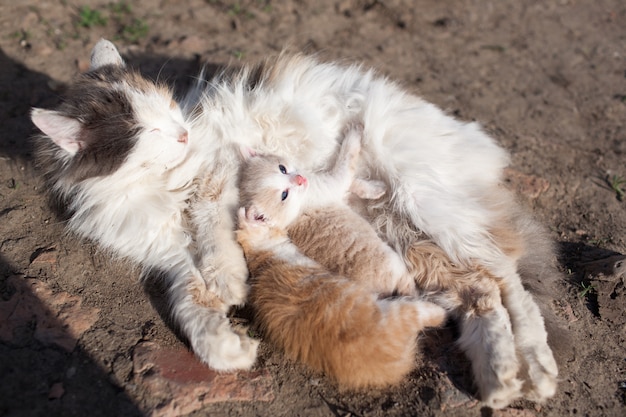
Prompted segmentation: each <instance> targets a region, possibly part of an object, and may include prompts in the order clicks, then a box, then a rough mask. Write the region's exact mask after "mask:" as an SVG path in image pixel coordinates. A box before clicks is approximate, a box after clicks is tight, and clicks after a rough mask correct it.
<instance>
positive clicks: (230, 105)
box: [32, 40, 557, 407]
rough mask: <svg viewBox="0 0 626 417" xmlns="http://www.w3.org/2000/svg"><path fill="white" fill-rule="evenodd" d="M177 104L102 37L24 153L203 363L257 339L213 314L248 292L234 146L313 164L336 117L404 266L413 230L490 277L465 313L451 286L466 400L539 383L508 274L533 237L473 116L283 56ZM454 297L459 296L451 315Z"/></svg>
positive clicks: (534, 352) (41, 114) (231, 362)
mask: <svg viewBox="0 0 626 417" xmlns="http://www.w3.org/2000/svg"><path fill="white" fill-rule="evenodd" d="M181 103H182V104H181V105H180V106H179V105H178V104H177V102H176V101H175V100H174V99H173V97H172V94H171V92H170V90H169V89H168V88H166V87H165V86H162V85H155V84H154V83H152V82H149V81H147V80H146V79H144V78H143V77H141V76H140V75H139V74H137V73H136V72H134V71H132V70H130V69H127V68H126V66H125V64H124V62H123V60H122V58H121V56H120V55H119V53H118V51H117V50H116V48H115V46H114V45H113V44H111V43H110V42H108V41H106V40H101V41H100V42H98V44H97V45H96V46H95V47H94V49H93V51H92V56H91V69H90V71H89V72H88V73H86V74H82V75H80V76H79V77H78V79H77V80H76V82H75V84H74V85H73V86H72V87H71V88H70V89H69V91H68V93H67V97H66V98H65V100H64V101H63V103H62V104H61V105H60V106H59V108H58V109H56V110H42V109H33V112H32V120H33V122H34V124H35V125H36V126H37V127H38V128H39V129H40V130H41V131H42V132H43V133H44V134H43V135H42V136H40V137H39V138H38V139H37V142H38V164H39V166H40V167H41V169H42V171H43V173H44V178H45V179H46V181H47V184H48V189H49V190H50V192H51V195H52V196H53V197H54V198H55V199H56V200H57V201H58V202H59V203H61V204H63V205H65V206H66V207H67V209H68V214H69V221H68V226H69V228H70V229H71V230H73V231H74V232H76V233H78V234H79V235H81V236H83V237H86V238H89V239H92V240H94V241H96V242H98V243H99V244H100V245H102V246H103V247H105V248H107V249H108V250H110V251H112V252H114V253H116V254H117V255H120V256H123V257H126V258H129V259H131V260H133V261H135V262H137V263H139V264H141V265H142V266H143V267H144V269H145V271H146V272H154V271H158V272H161V273H162V274H163V275H164V276H165V277H166V283H167V286H168V298H169V302H170V306H171V314H172V317H173V319H174V321H175V322H176V324H177V325H178V326H179V327H180V330H181V332H182V333H183V334H184V336H185V337H187V338H188V340H189V342H190V344H191V347H192V349H193V350H194V352H195V353H196V354H197V355H198V356H199V357H200V359H201V360H202V361H204V362H206V363H207V364H208V365H209V366H211V367H213V368H215V369H219V370H233V369H246V368H250V367H251V366H252V365H253V363H254V361H255V358H256V350H257V346H258V342H257V341H255V340H253V339H250V338H249V337H248V336H246V335H245V334H240V333H238V332H236V331H234V330H233V329H232V327H231V325H230V323H229V320H228V317H227V315H226V314H227V311H228V309H229V307H231V306H233V305H239V304H243V303H244V302H245V300H246V294H247V285H246V279H247V269H246V265H245V262H244V259H243V256H242V252H241V249H240V247H239V246H238V245H237V244H236V242H235V239H234V233H233V230H234V216H235V212H236V208H237V206H238V201H237V198H238V197H237V189H236V180H237V174H238V171H239V164H240V157H239V155H238V152H239V151H238V149H239V148H240V147H241V146H242V145H243V146H247V147H250V148H254V149H257V150H259V151H261V152H264V153H273V154H278V155H289V157H290V159H292V160H294V162H295V163H296V164H297V165H298V166H300V167H302V168H303V169H305V170H307V171H316V170H326V169H327V168H328V167H329V166H330V165H331V163H332V161H333V159H334V157H335V153H336V152H337V150H338V149H339V145H340V144H339V141H340V140H341V138H342V136H341V132H342V130H343V128H344V127H345V125H346V124H347V123H348V121H351V120H360V121H361V122H362V123H363V125H364V136H365V137H364V140H363V150H362V163H361V165H362V166H361V167H360V169H359V170H360V172H359V176H361V177H371V178H374V179H378V180H382V181H384V182H386V183H387V185H388V187H389V189H390V190H391V192H389V193H388V196H389V197H388V198H387V199H386V200H385V201H382V202H380V203H379V204H376V205H372V206H370V207H367V208H366V210H365V214H366V215H367V216H368V217H369V218H370V219H371V221H372V224H374V225H375V226H376V227H377V228H378V230H379V232H380V233H381V235H382V236H383V237H385V238H386V239H387V240H388V241H389V242H390V244H391V245H392V246H393V247H394V248H395V249H396V250H397V251H398V252H399V253H400V254H401V255H403V257H404V258H405V260H406V261H407V263H408V264H409V266H410V267H411V266H413V267H416V265H417V264H419V263H420V262H422V261H428V259H426V257H427V254H426V253H425V254H423V255H422V253H421V252H420V245H419V240H420V239H423V237H422V234H424V235H427V236H428V237H429V238H430V239H432V240H433V241H434V242H436V243H437V244H438V246H439V247H441V248H442V249H443V251H444V252H445V254H447V257H448V258H449V261H450V262H451V263H450V265H453V266H454V267H458V266H462V267H463V268H467V269H470V270H476V271H478V272H479V273H481V271H484V274H483V275H484V277H486V279H488V280H489V281H490V282H492V283H494V284H493V285H492V287H494V288H495V291H496V293H495V295H494V294H492V295H494V296H493V297H492V298H493V299H496V300H497V305H496V306H492V307H489V308H485V309H483V310H481V308H477V307H476V306H480V305H481V301H482V300H483V298H482V297H483V296H484V294H481V293H480V292H477V293H475V292H473V291H466V292H465V293H464V294H465V297H470V300H469V303H468V302H467V300H466V302H465V303H461V304H458V303H457V304H455V303H454V302H450V303H449V304H450V308H456V309H457V311H456V312H455V313H456V315H457V316H458V317H459V318H460V320H461V337H460V345H461V346H462V348H463V349H464V350H465V352H466V353H467V355H468V356H469V357H470V359H471V360H472V366H473V371H474V375H475V379H476V382H477V385H478V388H479V390H480V395H481V399H482V400H483V401H484V402H485V403H486V404H487V405H489V406H492V407H503V406H506V405H507V404H509V403H510V402H511V401H512V400H514V399H516V398H518V397H520V396H526V397H527V398H531V399H534V400H544V399H545V398H548V397H550V396H552V395H553V394H554V392H555V390H556V376H557V368H556V364H555V361H554V358H553V355H552V352H551V350H550V348H549V347H548V345H547V335H546V331H545V329H544V323H543V319H542V316H541V314H540V312H539V309H538V307H537V305H536V304H535V302H534V301H533V299H532V297H531V296H530V294H528V293H527V292H526V291H525V290H524V288H523V287H522V284H521V279H520V275H519V271H523V270H524V266H525V265H526V264H531V263H533V262H535V263H536V262H537V261H536V259H532V256H531V255H533V254H530V253H529V252H528V250H530V249H533V250H537V248H549V244H548V243H547V241H546V240H545V239H544V238H542V237H541V236H539V235H537V233H536V232H537V227H536V226H535V225H534V223H533V222H531V221H529V220H527V219H526V218H525V217H524V216H521V215H520V214H519V212H518V210H517V209H516V208H515V206H514V204H513V203H512V199H511V197H510V196H509V195H508V193H507V192H506V191H505V190H504V189H502V188H501V186H500V181H501V172H502V169H503V168H504V167H505V166H506V165H507V163H508V157H507V155H506V153H505V152H504V151H503V150H502V149H501V148H500V147H498V146H497V145H496V144H495V143H494V141H493V140H492V139H491V138H490V137H488V136H487V135H485V134H484V133H483V132H482V131H481V130H480V127H479V126H478V125H477V124H475V123H470V124H466V123H462V122H459V121H457V120H455V119H453V118H451V117H449V116H447V115H446V114H444V113H443V112H442V111H441V110H440V109H438V108H437V107H435V106H433V105H432V104H429V103H426V102H424V101H423V100H421V99H420V98H418V97H415V96H412V95H410V94H408V93H406V92H404V91H402V90H401V89H400V88H398V87H397V86H396V85H394V84H393V83H391V82H389V81H388V80H386V79H383V78H380V77H377V76H376V75H375V74H374V73H373V72H372V71H362V70H361V69H360V68H358V67H355V66H351V67H341V66H338V65H335V64H326V63H318V62H316V61H314V60H313V59H311V58H308V57H304V56H300V55H296V56H281V57H279V58H278V59H277V60H276V61H274V62H271V63H270V62H269V61H268V63H266V64H264V65H260V66H258V67H254V68H245V69H243V70H241V71H239V72H235V73H234V75H223V76H219V77H217V78H215V79H213V80H211V81H208V82H205V81H201V82H199V83H198V85H197V86H195V87H194V88H192V89H191V91H190V92H189V93H188V94H187V96H186V97H185V98H184V99H183V100H182V101H181ZM533 239H534V241H533ZM546 255H547V256H549V255H550V250H547V251H544V255H543V256H546ZM452 276H453V275H451V277H452ZM468 294H469V295H468ZM472 297H474V298H472ZM500 300H501V301H500ZM448 301H449V300H447V299H446V297H443V299H442V302H443V303H444V304H446V303H448ZM463 305H465V306H467V305H471V306H473V307H472V308H471V311H470V309H467V310H465V311H464V310H463V309H462V308H461V310H458V308H459V306H463ZM520 362H521V363H520ZM522 379H523V380H524V381H523V382H522Z"/></svg>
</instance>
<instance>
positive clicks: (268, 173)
mask: <svg viewBox="0 0 626 417" xmlns="http://www.w3.org/2000/svg"><path fill="white" fill-rule="evenodd" d="M361 130H362V127H360V126H352V125H351V126H350V128H348V129H347V132H346V135H345V139H344V140H343V143H342V145H341V149H340V151H339V154H338V157H337V160H336V162H335V165H334V167H332V169H331V171H330V172H323V173H317V174H311V175H309V174H308V173H304V172H302V171H299V170H298V169H297V167H295V165H294V164H293V163H292V162H290V161H289V159H288V158H281V157H277V156H274V155H255V156H252V157H251V158H249V159H248V160H247V161H246V163H245V164H244V166H243V168H242V173H241V180H240V196H241V201H240V204H241V205H242V206H244V207H247V208H250V207H252V208H253V210H254V211H255V213H257V215H260V216H262V220H263V221H265V222H267V223H269V224H271V226H272V227H274V228H277V229H280V230H286V231H287V233H288V235H289V238H290V239H291V241H292V242H293V243H294V244H295V246H296V247H298V249H299V250H300V251H301V252H303V254H304V255H305V256H307V257H309V258H311V259H313V260H314V261H315V262H317V263H319V264H321V265H322V266H324V267H325V268H327V269H328V270H330V271H331V272H332V273H335V274H340V275H343V276H346V277H348V278H351V279H353V280H356V281H358V282H360V283H361V285H362V286H363V287H365V288H369V289H370V290H372V291H374V292H376V293H378V294H387V295H389V294H392V293H396V292H397V293H400V294H403V295H416V293H417V291H416V287H415V281H414V279H413V277H412V276H411V275H410V274H409V272H408V270H407V267H406V265H405V264H404V261H403V259H402V258H401V257H400V256H399V255H398V254H397V253H396V252H395V251H394V250H393V249H392V248H391V247H390V246H389V245H388V244H386V243H385V242H383V241H382V240H381V238H380V237H379V236H378V235H377V234H376V232H375V231H374V229H373V228H372V226H371V225H370V224H369V223H368V222H367V221H366V220H365V219H364V218H363V217H361V216H360V215H359V214H357V213H356V212H354V211H353V210H352V209H351V208H350V207H349V206H348V204H347V201H348V197H349V191H350V190H352V191H354V192H356V193H358V194H360V195H361V196H363V195H366V196H368V197H376V198H380V197H382V195H383V194H384V193H385V189H384V187H381V185H380V184H378V183H372V182H370V181H365V180H362V179H361V180H360V181H359V182H358V184H359V187H358V189H356V190H355V188H354V187H353V184H354V181H353V180H354V174H355V170H356V165H357V161H358V155H359V152H360V142H361V139H362V131H361ZM279 167H280V168H281V169H283V172H284V173H283V172H281V169H279ZM297 179H300V181H298V180H297ZM299 182H301V183H300V184H299ZM284 192H286V194H284V195H283V193H284ZM285 195H286V196H287V197H286V198H284V199H283V197H284V196H285Z"/></svg>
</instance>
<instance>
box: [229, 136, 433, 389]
mask: <svg viewBox="0 0 626 417" xmlns="http://www.w3.org/2000/svg"><path fill="white" fill-rule="evenodd" d="M359 147H360V145H359V133H358V132H357V131H355V130H350V131H349V132H348V134H347V136H346V138H345V140H344V143H343V145H342V147H341V150H340V151H339V157H338V159H337V162H336V166H335V168H334V169H333V170H332V172H331V173H330V174H328V175H322V174H319V175H316V176H312V177H309V179H308V180H307V179H306V178H305V177H304V176H302V175H300V174H299V173H297V171H295V170H294V169H293V167H292V166H291V164H289V163H288V162H286V161H285V160H284V159H282V158H277V157H275V156H267V155H266V156H253V157H252V158H250V159H249V160H248V161H247V162H246V163H245V164H244V167H243V169H242V177H241V195H242V198H241V203H242V204H244V205H245V207H242V208H241V209H240V212H239V230H238V231H237V238H238V241H239V243H240V244H241V245H242V247H243V249H244V254H245V256H246V259H247V261H248V266H249V268H250V274H251V279H252V288H251V292H250V303H251V304H252V306H253V308H254V310H255V312H256V317H257V319H258V320H259V322H260V326H261V328H262V329H263V331H264V333H265V334H266V335H267V336H268V338H269V339H270V340H271V341H272V342H273V343H274V344H276V345H278V346H280V347H281V348H282V349H283V350H284V351H285V352H286V353H287V355H288V356H289V357H291V358H292V359H295V360H299V361H302V362H304V363H305V364H307V365H308V366H310V367H311V368H312V369H314V370H316V371H322V372H324V373H326V374H327V375H329V376H330V377H332V378H333V379H334V380H335V381H337V382H338V383H339V385H340V386H341V387H343V388H363V387H368V386H385V385H389V384H395V383H397V382H399V381H400V380H401V379H402V378H403V377H404V376H405V375H406V374H407V373H409V372H410V371H411V370H412V369H413V368H414V364H415V355H416V353H417V336H418V333H419V332H420V331H421V330H422V329H423V328H424V327H428V326H437V325H439V324H441V323H442V321H443V320H444V318H445V310H444V309H443V308H441V307H439V306H437V305H435V304H432V303H428V302H424V301H420V300H418V299H416V298H412V297H402V298H382V299H381V298H380V292H383V293H392V292H393V291H394V290H396V289H397V285H398V280H399V279H405V280H406V281H407V282H406V283H403V284H405V285H406V287H407V288H406V289H405V291H407V292H411V293H415V290H414V288H415V283H414V281H413V280H412V279H411V278H410V277H409V275H408V272H407V271H406V268H405V266H404V264H403V263H402V260H401V259H400V258H399V257H398V255H397V254H396V253H395V252H393V251H392V250H391V249H390V248H389V247H388V246H387V245H386V244H385V243H384V242H382V241H381V240H380V239H379V238H378V236H377V235H376V233H375V232H374V230H373V229H372V228H371V226H370V225H369V224H367V223H366V222H365V220H364V219H362V218H360V217H359V216H358V215H357V214H356V213H354V212H352V210H351V209H350V208H349V207H348V206H347V205H346V204H345V203H344V199H345V197H346V193H347V191H348V188H349V186H350V184H351V182H352V177H353V171H354V160H355V159H356V157H357V155H358V151H359ZM361 185H362V186H365V185H366V184H365V183H362V184H361ZM357 191H360V190H357ZM368 194H373V195H376V194H377V192H376V191H375V190H374V191H371V192H368ZM350 213H351V214H352V215H350ZM303 217H309V218H308V219H304V220H303ZM318 218H319V219H323V221H316V220H315V219H318ZM359 219H360V220H359ZM306 229H308V230H306ZM368 230H369V232H368ZM296 236H298V238H299V241H300V242H302V243H304V244H305V245H306V246H307V249H308V250H309V251H311V248H315V249H316V250H312V252H313V253H314V254H315V257H313V259H312V257H309V256H307V249H304V250H303V248H302V247H300V245H299V244H297V243H296V244H294V241H295V240H296V239H295V237H296ZM312 241H313V242H314V243H311V242H312ZM323 243H325V246H324V250H318V248H319V247H320V246H323ZM344 256H345V257H344ZM372 256H374V258H372ZM342 258H343V259H342ZM388 258H391V260H390V259H388ZM360 263H365V265H361V264H360ZM392 277H394V278H392ZM390 278H391V279H390Z"/></svg>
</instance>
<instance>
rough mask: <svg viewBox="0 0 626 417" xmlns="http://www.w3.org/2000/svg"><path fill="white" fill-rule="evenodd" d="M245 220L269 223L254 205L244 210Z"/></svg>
mask: <svg viewBox="0 0 626 417" xmlns="http://www.w3.org/2000/svg"><path fill="white" fill-rule="evenodd" d="M246 218H247V219H248V221H250V222H254V223H269V221H268V220H269V219H268V218H267V217H266V216H265V215H264V214H263V213H262V212H261V210H259V209H258V208H257V207H256V206H254V205H253V206H250V207H248V209H247V210H246Z"/></svg>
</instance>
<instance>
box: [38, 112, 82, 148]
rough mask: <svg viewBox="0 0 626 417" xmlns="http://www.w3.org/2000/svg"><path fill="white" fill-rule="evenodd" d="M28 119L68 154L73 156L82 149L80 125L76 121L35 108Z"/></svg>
mask: <svg viewBox="0 0 626 417" xmlns="http://www.w3.org/2000/svg"><path fill="white" fill-rule="evenodd" d="M30 118H31V120H32V121H33V123H34V124H35V126H37V127H38V128H39V130H41V131H42V132H43V133H45V134H46V135H47V136H48V137H50V139H52V141H53V142H54V143H56V144H57V145H59V146H60V147H61V148H63V149H64V150H65V151H67V152H68V153H69V154H71V155H74V154H75V153H76V152H78V151H79V150H80V149H82V148H83V146H84V143H83V142H82V141H81V140H80V139H79V137H80V128H81V125H80V123H79V122H78V120H76V119H72V118H71V117H67V116H63V115H61V114H60V113H58V112H56V111H53V110H43V109H36V108H34V109H33V110H32V112H31V114H30Z"/></svg>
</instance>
